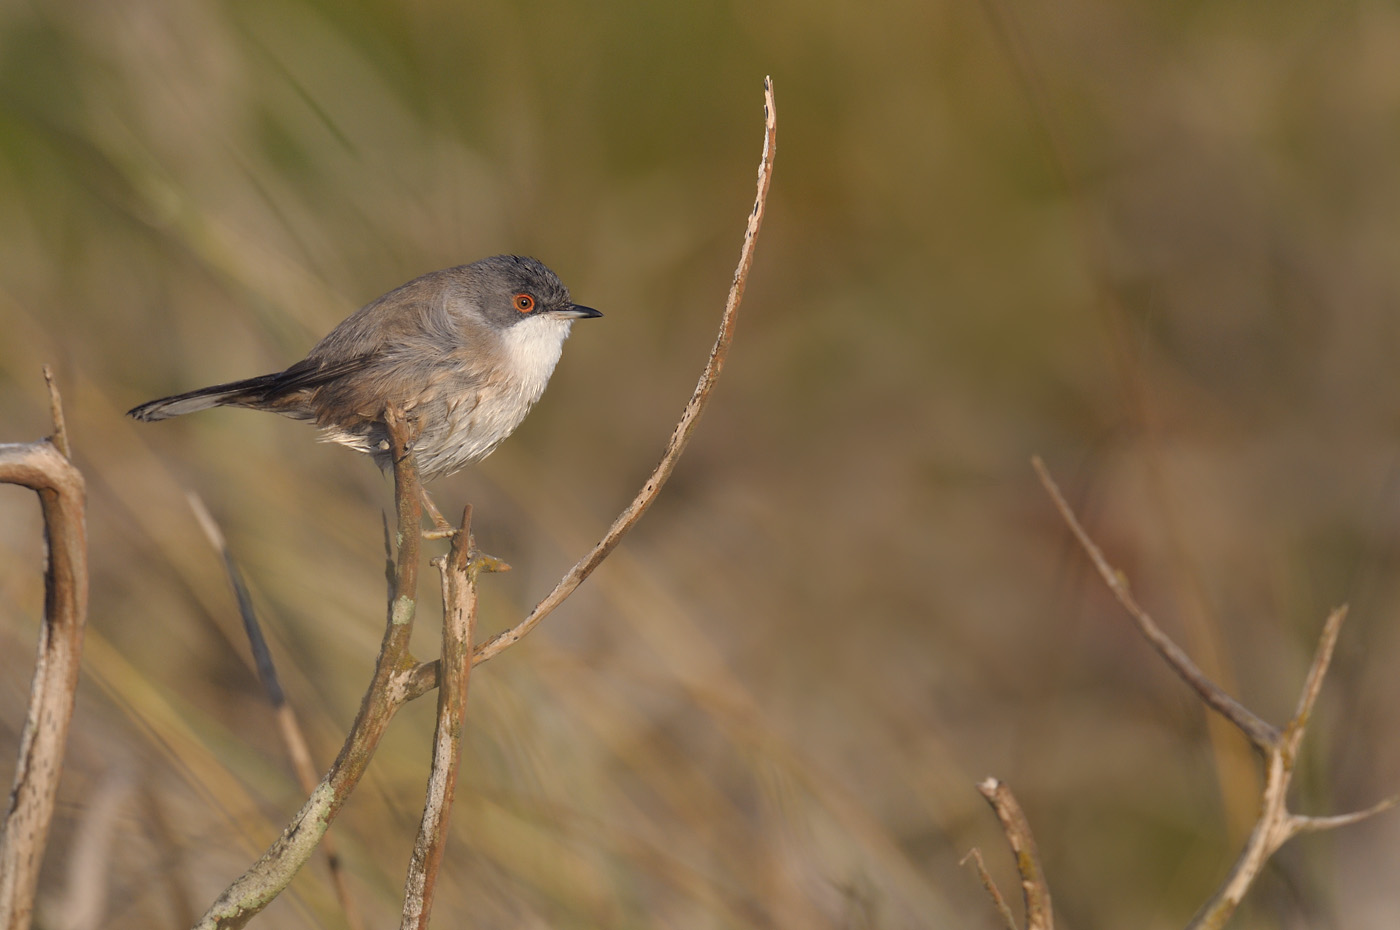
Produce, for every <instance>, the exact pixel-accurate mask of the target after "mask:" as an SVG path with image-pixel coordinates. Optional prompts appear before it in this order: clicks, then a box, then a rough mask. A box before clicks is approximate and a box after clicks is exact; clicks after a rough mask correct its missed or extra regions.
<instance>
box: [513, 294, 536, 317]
mask: <svg viewBox="0 0 1400 930" xmlns="http://www.w3.org/2000/svg"><path fill="white" fill-rule="evenodd" d="M512 303H513V304H515V309H517V310H519V311H520V312H521V313H529V312H530V311H531V310H533V309H535V298H533V297H531V296H530V295H529V294H516V295H515V300H513V301H512Z"/></svg>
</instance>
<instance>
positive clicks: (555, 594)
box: [410, 78, 778, 698]
mask: <svg viewBox="0 0 1400 930" xmlns="http://www.w3.org/2000/svg"><path fill="white" fill-rule="evenodd" d="M777 145H778V109H777V103H776V102H775V100H774V98H773V79H772V78H764V80H763V155H762V158H761V159H760V161H759V165H758V191H757V193H756V194H755V196H754V203H753V209H752V210H751V211H750V212H749V219H748V224H747V226H746V227H745V228H744V242H743V245H742V246H741V247H740V249H739V264H738V266H737V267H736V268H735V269H734V280H733V281H732V282H731V283H730V286H729V297H728V298H727V299H726V300H725V303H724V314H723V316H722V317H721V318H720V324H719V334H718V335H717V336H716V337H715V344H714V347H713V348H711V349H710V357H709V360H708V361H707V362H706V363H705V370H704V371H703V372H701V373H700V380H699V381H698V382H697V383H696V385H695V391H694V392H693V393H692V394H691V395H690V400H689V401H687V402H686V405H685V409H684V410H683V411H682V412H681V418H680V421H679V422H678V423H676V428H675V429H674V430H673V431H672V432H671V438H670V440H668V441H667V443H666V451H665V452H664V453H662V456H661V461H660V462H658V463H657V465H656V468H655V469H654V470H653V471H652V473H651V476H650V477H648V478H647V480H646V482H645V483H644V484H643V485H642V488H641V490H640V491H638V492H637V495H636V497H634V498H633V499H632V503H630V504H628V505H627V507H626V509H625V510H623V511H622V513H620V514H619V515H618V517H617V519H616V520H614V521H613V524H612V526H610V527H609V528H608V531H607V532H606V533H604V534H603V538H602V539H600V540H598V543H597V545H595V546H594V547H593V548H592V549H590V550H589V551H588V553H587V554H586V555H584V557H583V558H581V559H579V560H578V562H577V563H575V565H574V567H573V568H571V569H569V570H568V572H566V573H565V574H564V577H563V578H561V579H559V583H558V584H556V585H555V586H554V590H552V591H550V592H549V593H548V594H546V595H545V596H544V599H543V600H541V601H540V602H539V603H538V604H536V605H535V609H534V610H532V611H530V614H529V616H527V617H526V618H525V619H524V620H521V621H520V622H519V623H518V624H516V625H515V626H513V627H511V628H510V629H508V630H505V631H503V632H501V633H497V634H496V635H495V636H493V637H491V638H490V639H489V640H487V641H486V642H484V643H482V644H481V645H480V646H477V647H476V649H475V650H474V651H473V652H472V664H474V665H475V664H479V663H481V662H485V661H486V660H488V659H493V658H495V657H496V656H498V655H500V654H501V653H502V652H504V651H505V650H506V649H509V648H510V647H511V646H513V645H515V644H516V643H518V642H520V640H522V639H524V638H525V636H526V634H528V633H529V632H530V631H531V630H533V629H534V628H535V627H536V626H538V625H539V623H540V621H541V620H543V619H544V618H545V617H547V616H549V614H551V613H552V612H553V611H554V609H555V608H556V607H558V606H559V605H560V604H562V603H563V602H564V599H565V598H567V597H568V596H569V595H570V594H572V593H573V592H574V590H575V589H576V588H577V587H578V586H579V585H580V584H582V583H583V580H584V579H585V578H587V577H588V576H589V575H591V574H592V573H593V570H594V569H595V568H597V567H598V565H599V564H600V563H601V562H602V561H603V560H604V559H605V558H607V557H608V553H610V552H612V551H613V549H615V548H617V544H618V543H620V542H621V541H622V537H623V536H626V535H627V531H628V530H630V529H632V527H633V526H635V525H636V523H637V521H638V520H640V519H641V518H642V514H644V513H646V512H647V509H648V508H649V507H651V505H652V502H653V501H655V500H656V497H657V495H658V494H660V493H661V488H662V487H663V486H665V484H666V481H667V479H668V478H670V477H671V472H673V471H675V468H676V462H678V461H679V460H680V457H681V453H682V452H684V451H685V447H686V443H688V442H690V437H691V435H692V434H693V433H694V432H695V427H696V425H697V424H698V423H699V421H700V414H701V413H703V412H704V410H705V406H706V405H707V404H708V403H709V401H710V395H711V394H712V393H713V391H714V388H715V383H716V382H717V381H718V380H719V376H720V372H721V371H723V369H724V361H725V359H726V358H727V357H728V356H729V346H730V343H732V342H733V341H734V324H735V320H736V319H737V318H738V315H739V304H740V303H741V302H742V301H743V299H744V288H745V287H746V286H747V285H748V280H749V269H750V268H752V267H753V257H754V249H755V247H756V246H757V244H758V232H759V229H760V228H761V227H762V226H763V217H764V214H765V213H766V212H767V209H768V189H769V187H770V186H771V185H772V182H773V158H774V155H776V153H777ZM439 673H440V669H439V667H438V664H437V662H427V663H424V665H423V666H421V667H420V668H419V669H418V670H417V671H416V672H415V674H414V677H413V678H412V680H411V682H410V689H411V695H410V697H411V698H412V697H419V696H421V695H423V694H426V693H427V692H428V691H430V690H432V688H433V687H434V686H435V685H436V682H437V678H438V675H439Z"/></svg>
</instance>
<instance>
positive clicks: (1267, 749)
mask: <svg viewBox="0 0 1400 930" xmlns="http://www.w3.org/2000/svg"><path fill="white" fill-rule="evenodd" d="M1031 464H1032V465H1033V466H1034V468H1035V470H1036V473H1037V474H1038V475H1039V476H1040V481H1041V484H1043V485H1044V486H1045V490H1046V491H1047V492H1048V493H1049V494H1050V497H1051V499H1052V500H1053V501H1054V503H1055V507H1056V509H1058V510H1059V512H1060V516H1061V517H1062V518H1063V519H1064V521H1065V524H1066V525H1067V526H1068V527H1069V529H1070V532H1072V533H1073V534H1074V536H1075V538H1076V539H1077V540H1078V541H1079V544H1080V547H1081V548H1083V549H1084V551H1085V553H1086V554H1087V555H1088V556H1089V559H1090V561H1091V562H1093V563H1094V567H1095V568H1096V569H1098V572H1099V575H1100V576H1101V577H1102V578H1103V580H1104V583H1105V584H1106V585H1108V588H1109V590H1110V591H1112V592H1113V594H1114V596H1115V597H1116V598H1117V599H1118V602H1119V603H1120V604H1122V605H1123V608H1124V609H1125V610H1126V611H1127V612H1128V614H1129V616H1131V617H1132V618H1133V620H1134V621H1135V622H1136V623H1137V625H1138V629H1139V630H1141V631H1142V633H1143V635H1144V636H1145V637H1146V638H1147V640H1148V642H1149V643H1151V644H1152V646H1153V648H1154V649H1156V650H1157V652H1158V654H1159V655H1161V656H1162V658H1163V659H1165V660H1166V662H1167V664H1168V665H1170V666H1171V667H1172V669H1173V670H1174V671H1176V673H1177V674H1178V675H1179V676H1180V677H1181V678H1183V679H1184V680H1185V681H1186V682H1187V683H1188V684H1190V685H1191V687H1192V688H1194V689H1195V691H1196V693H1197V694H1198V695H1199V696H1200V697H1201V699H1202V700H1203V701H1204V702H1205V703H1206V704H1207V705H1209V706H1210V707H1212V708H1214V709H1215V710H1217V711H1219V712H1220V714H1221V715H1222V716H1224V717H1225V718H1226V719H1227V720H1229V721H1230V722H1231V723H1232V724H1234V725H1235V726H1236V727H1237V728H1238V729H1239V730H1240V731H1241V732H1242V733H1244V734H1245V736H1247V737H1248V738H1249V739H1250V741H1251V742H1252V743H1254V745H1255V747H1257V748H1258V749H1259V750H1260V751H1261V752H1262V753H1263V755H1264V768H1265V776H1264V796H1263V798H1262V799H1261V801H1260V805H1259V815H1258V817H1257V818H1256V820H1255V823H1254V828H1253V829H1252V830H1251V832H1250V835H1249V839H1248V840H1247V841H1246V843H1245V847H1244V849H1243V850H1242V851H1241V852H1240V855H1239V858H1238V859H1237V860H1236V861H1235V865H1234V867H1233V868H1232V869H1231V870H1230V874H1229V875H1228V876H1227V877H1226V879H1225V881H1224V882H1223V883H1222V884H1221V886H1220V888H1219V890H1217V891H1216V893H1215V894H1214V895H1213V896H1212V897H1211V899H1210V900H1209V901H1207V902H1206V904H1205V905H1204V906H1203V907H1202V908H1201V910H1200V911H1199V912H1198V913H1197V915H1196V916H1195V917H1194V918H1193V919H1192V921H1191V923H1190V924H1189V925H1188V930H1219V928H1221V927H1223V926H1224V925H1225V923H1226V921H1228V920H1229V919H1230V917H1231V915H1233V914H1234V912H1235V910H1236V908H1238V907H1239V904H1240V901H1242V900H1243V899H1244V895H1245V893H1246V892H1247V891H1248V890H1249V887H1250V886H1251V885H1252V884H1253V883H1254V880H1255V878H1256V877H1258V875H1259V872H1260V870H1261V869H1263V867H1264V864H1265V863H1266V862H1268V860H1269V857H1270V856H1272V855H1273V854H1274V853H1275V852H1277V851H1278V850H1279V848H1280V847H1281V846H1283V844H1284V843H1286V842H1288V841H1289V840H1290V839H1292V838H1293V837H1294V836H1297V835H1298V834H1299V833H1303V832H1311V831H1317V830H1328V829H1335V828H1336V827H1342V826H1347V825H1349V824H1354V823H1358V822H1360V821H1362V820H1365V819H1366V818H1368V817H1372V816H1375V815H1376V814H1379V813H1381V812H1382V811H1386V810H1389V809H1390V808H1391V807H1394V806H1395V805H1396V804H1397V803H1400V797H1392V798H1387V799H1386V800H1384V801H1381V802H1380V803H1379V804H1375V805H1373V806H1371V807H1369V808H1367V809H1366V810H1362V811H1356V812H1354V813H1350V814H1341V815H1337V816H1332V817H1306V816H1300V815H1297V814H1293V813H1291V812H1290V811H1289V810H1288V787H1289V784H1290V782H1291V781H1292V779H1293V773H1294V770H1295V768H1296V766H1297V763H1298V749H1299V747H1300V746H1301V745H1302V741H1303V736H1304V735H1305V733H1306V732H1307V726H1308V722H1309V720H1310V718H1311V717H1312V710H1313V707H1314V705H1315V704H1316V703H1317V698H1318V695H1319V694H1321V692H1322V683H1323V681H1324V680H1325V679H1326V677H1327V668H1328V666H1329V665H1330V664H1331V661H1332V653H1333V650H1334V649H1335V648H1336V645H1337V637H1338V636H1339V635H1340V634H1341V629H1342V622H1343V621H1344V620H1345V619H1346V613H1347V609H1346V608H1345V607H1338V608H1337V609H1336V610H1334V611H1332V613H1331V614H1330V615H1329V616H1328V617H1327V622H1326V623H1325V624H1323V628H1322V635H1321V636H1320V637H1319V638H1318V643H1317V649H1316V650H1315V652H1314V655H1313V661H1312V664H1311V665H1310V666H1309V668H1308V674H1307V677H1306V678H1305V679H1304V682H1303V689H1302V692H1301V693H1300V694H1299V696H1298V706H1297V709H1296V710H1295V711H1294V714H1293V718H1292V719H1291V720H1289V721H1288V725H1287V726H1285V727H1284V728H1283V729H1279V728H1278V727H1275V726H1274V725H1272V724H1270V723H1267V722H1266V721H1264V720H1263V719H1261V718H1260V717H1259V716H1257V715H1256V714H1255V713H1254V712H1253V711H1250V710H1249V709H1248V708H1245V707H1244V706H1243V705H1241V704H1239V703H1238V702H1237V701H1235V699H1234V698H1232V697H1230V696H1229V695H1227V694H1226V693H1225V692H1224V691H1223V690H1222V689H1221V688H1220V687H1219V686H1218V685H1217V684H1215V682H1213V681H1211V680H1210V679H1209V678H1207V677H1206V676H1205V675H1204V674H1203V673H1202V672H1201V671H1200V669H1199V668H1197V667H1196V665H1195V664H1194V663H1193V662H1192V661H1191V660H1190V658H1188V657H1187V656H1186V654H1185V652H1183V651H1182V649H1181V648H1180V647H1179V646H1177V645H1176V643H1174V642H1172V640H1171V639H1170V638H1169V637H1168V636H1167V635H1166V634H1165V633H1163V632H1162V631H1161V629H1160V628H1159V627H1158V626H1157V625H1156V623H1154V622H1153V621H1152V618H1151V617H1150V616H1148V614H1147V612H1146V611H1145V610H1144V609H1143V608H1142V607H1141V606H1139V605H1138V603H1137V602H1136V601H1135V600H1134V599H1133V597H1132V594H1131V592H1130V591H1129V589H1128V581H1127V579H1126V578H1125V577H1124V576H1123V574H1122V573H1121V572H1119V571H1117V570H1116V569H1114V568H1113V566H1112V565H1110V564H1109V563H1108V560H1107V559H1106V558H1104V555H1103V552H1102V551H1101V550H1100V549H1099V547H1098V546H1097V545H1095V543H1094V541H1093V539H1091V538H1090V536H1089V534H1088V533H1087V532H1086V531H1085V529H1084V527H1083V526H1082V525H1081V524H1080V522H1079V520H1078V518H1077V517H1076V516H1075V515H1074V511H1073V510H1072V509H1071V508H1070V506H1069V504H1068V503H1067V502H1066V501H1065V498H1064V495H1063V494H1061V493H1060V489H1059V486H1058V485H1056V484H1055V481H1054V479H1052V478H1051V477H1050V472H1049V471H1048V470H1047V469H1046V467H1045V463H1044V462H1043V461H1041V459H1040V457H1039V456H1035V457H1033V458H1032V459H1031Z"/></svg>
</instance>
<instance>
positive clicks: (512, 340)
mask: <svg viewBox="0 0 1400 930" xmlns="http://www.w3.org/2000/svg"><path fill="white" fill-rule="evenodd" d="M572 323H573V321H572V320H561V319H559V318H558V317H555V316H536V317H530V318H529V319H525V320H521V321H520V322H519V323H516V324H515V325H514V326H512V327H511V328H510V329H508V330H506V331H505V335H504V336H503V337H502V339H501V342H502V344H503V347H504V348H505V356H506V358H507V359H508V360H509V362H508V364H510V366H511V368H512V371H513V373H514V375H515V377H516V379H518V383H519V390H520V393H521V394H522V395H524V396H525V397H528V398H529V401H528V403H530V404H533V403H534V402H535V401H537V400H539V399H540V395H541V394H543V393H544V388H545V385H546V384H548V383H549V376H550V375H552V374H554V366H555V365H558V364H559V355H560V354H561V353H562V352H563V351H564V340H565V339H567V338H569V327H570V326H571V325H572Z"/></svg>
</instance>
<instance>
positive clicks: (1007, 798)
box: [977, 778, 1055, 930]
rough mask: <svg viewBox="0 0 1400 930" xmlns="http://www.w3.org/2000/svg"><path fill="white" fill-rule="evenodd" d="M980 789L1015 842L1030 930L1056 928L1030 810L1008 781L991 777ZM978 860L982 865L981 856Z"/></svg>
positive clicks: (1003, 830) (1004, 831) (1051, 929)
mask: <svg viewBox="0 0 1400 930" xmlns="http://www.w3.org/2000/svg"><path fill="white" fill-rule="evenodd" d="M977 790H978V791H980V792H982V797H984V798H986V799H987V803H988V804H990V805H992V810H993V811H995V812H996V815H997V820H999V821H1001V831H1002V833H1004V834H1006V841H1007V842H1008V843H1010V844H1011V852H1012V853H1013V854H1014V855H1015V856H1016V871H1017V872H1019V873H1020V875H1021V895H1022V897H1023V898H1024V899H1025V902H1026V930H1054V927H1055V916H1054V910H1053V909H1052V908H1051V906H1050V886H1049V885H1048V884H1046V881H1045V871H1044V869H1042V868H1041V867H1040V854H1039V853H1038V852H1036V849H1035V837H1034V836H1032V835H1031V825H1030V821H1028V820H1026V814H1025V812H1024V811H1022V810H1021V805H1020V804H1019V803H1017V801H1016V796H1015V795H1013V794H1012V793H1011V789H1010V788H1008V787H1006V784H1005V783H1004V782H1001V781H998V780H997V779H995V778H988V779H986V780H985V781H983V782H982V783H981V784H979V785H978V786H977ZM978 864H979V866H980V864H981V861H980V859H979V861H978ZM987 881H988V879H986V878H984V879H983V882H984V883H986V882H987ZM991 887H992V888H995V886H991ZM998 897H1000V895H998ZM1001 906H1002V908H1003V909H1004V908H1005V906H1006V904H1005V902H1004V901H1003V902H1001ZM1003 914H1005V911H1004V910H1003Z"/></svg>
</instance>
